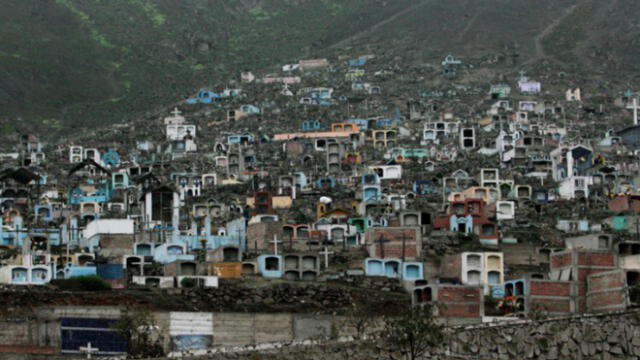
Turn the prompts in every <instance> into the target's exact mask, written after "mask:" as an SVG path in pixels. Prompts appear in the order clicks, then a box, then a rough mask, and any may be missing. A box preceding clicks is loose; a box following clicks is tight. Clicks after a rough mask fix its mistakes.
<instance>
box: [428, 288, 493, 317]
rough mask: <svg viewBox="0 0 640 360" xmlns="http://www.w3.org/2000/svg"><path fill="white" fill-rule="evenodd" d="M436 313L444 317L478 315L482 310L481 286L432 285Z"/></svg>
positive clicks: (480, 314)
mask: <svg viewBox="0 0 640 360" xmlns="http://www.w3.org/2000/svg"><path fill="white" fill-rule="evenodd" d="M433 288H434V290H435V294H436V295H435V300H436V301H437V305H438V313H439V314H440V316H445V317H467V318H468V317H480V316H482V314H483V313H484V311H483V308H484V307H483V301H484V300H483V297H482V287H480V286H461V285H434V286H433Z"/></svg>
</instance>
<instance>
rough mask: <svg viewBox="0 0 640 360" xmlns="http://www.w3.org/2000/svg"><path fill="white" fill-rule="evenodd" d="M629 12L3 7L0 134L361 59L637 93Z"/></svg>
mask: <svg viewBox="0 0 640 360" xmlns="http://www.w3.org/2000/svg"><path fill="white" fill-rule="evenodd" d="M638 13H640V3H638V2H637V1H635V0H612V1H601V0H567V1H557V0H536V1H530V0H447V1H441V0H392V1H390V0H348V1H346V0H317V1H310V0H269V1H266V0H207V1H203V0H182V1H175V0H154V1H151V0H131V1H124V0H114V1H90V2H89V1H81V0H55V1H40V0H7V1H5V2H4V3H3V11H1V12H0V74H2V76H0V131H1V132H3V133H4V134H7V133H10V132H13V131H14V130H21V131H24V130H29V131H36V132H41V133H42V132H45V131H46V132H49V133H51V132H54V130H58V131H64V132H65V133H68V132H80V131H81V129H82V128H83V127H87V126H94V125H98V124H100V125H104V124H111V123H115V122H120V121H126V120H129V119H133V118H136V117H138V116H140V115H144V113H145V111H153V110H154V109H157V108H158V107H159V106H163V105H167V104H170V103H173V102H176V101H179V100H181V99H184V98H185V97H187V96H188V95H190V94H192V93H194V92H195V91H197V89H198V88H199V87H201V86H212V87H217V88H220V87H224V86H226V85H228V84H229V79H231V78H237V76H238V73H239V72H240V71H242V70H249V69H251V70H257V69H269V68H271V69H273V71H276V70H277V68H276V67H275V65H278V64H283V63H285V62H289V61H297V60H298V59H300V58H305V57H314V56H329V57H332V56H335V55H337V54H341V53H355V52H356V51H370V52H373V53H376V52H378V53H379V52H396V53H397V55H398V56H401V57H403V58H408V59H410V61H413V62H417V63H419V62H421V61H427V59H434V58H441V57H442V56H443V55H444V54H447V53H453V54H456V55H457V56H479V55H482V56H484V55H486V56H493V57H495V58H496V59H506V60H507V61H506V62H505V64H508V65H509V66H513V65H515V66H514V68H526V67H530V66H536V65H538V64H547V65H550V66H554V67H556V68H558V69H561V70H562V71H572V72H581V73H584V74H585V76H597V77H598V78H599V79H602V80H603V81H606V80H607V79H608V78H609V77H611V76H618V77H622V78H625V81H627V82H628V84H629V87H633V84H634V81H636V82H637V80H638V78H639V77H640V75H639V72H638V70H639V69H640V64H639V63H638V62H637V60H636V59H637V58H638V55H639V52H640V47H639V46H638V45H639V42H640V20H638V18H637V17H636V16H633V15H634V14H638ZM429 61H430V60H429ZM17 120H20V121H17Z"/></svg>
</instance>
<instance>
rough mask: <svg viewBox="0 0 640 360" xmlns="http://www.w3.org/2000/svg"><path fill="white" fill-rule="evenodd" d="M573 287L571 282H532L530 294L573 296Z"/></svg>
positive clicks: (530, 283)
mask: <svg viewBox="0 0 640 360" xmlns="http://www.w3.org/2000/svg"><path fill="white" fill-rule="evenodd" d="M572 286H573V284H572V283H571V282H570V281H549V280H531V281H530V282H529V294H530V295H534V296H535V295H538V296H571V294H572V291H571V290H572Z"/></svg>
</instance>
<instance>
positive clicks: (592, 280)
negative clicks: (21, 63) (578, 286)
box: [586, 270, 627, 312]
mask: <svg viewBox="0 0 640 360" xmlns="http://www.w3.org/2000/svg"><path fill="white" fill-rule="evenodd" d="M586 300H587V301H586V308H587V310H588V311H590V312H602V311H612V310H623V309H625V308H626V306H627V290H626V276H625V272H624V270H614V271H607V272H600V273H597V274H593V275H589V277H588V278H587V299H586Z"/></svg>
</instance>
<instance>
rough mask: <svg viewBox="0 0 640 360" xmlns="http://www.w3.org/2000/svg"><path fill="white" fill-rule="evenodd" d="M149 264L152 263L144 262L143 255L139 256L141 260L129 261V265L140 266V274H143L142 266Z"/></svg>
mask: <svg viewBox="0 0 640 360" xmlns="http://www.w3.org/2000/svg"><path fill="white" fill-rule="evenodd" d="M151 264H152V263H150V262H145V261H144V256H141V260H140V261H135V262H131V265H138V266H140V276H144V266H145V265H151Z"/></svg>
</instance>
